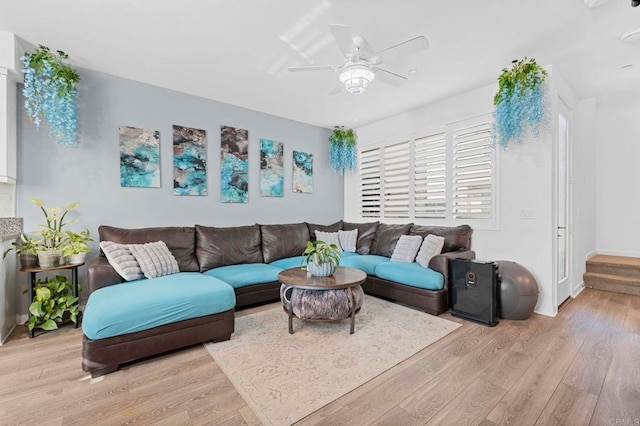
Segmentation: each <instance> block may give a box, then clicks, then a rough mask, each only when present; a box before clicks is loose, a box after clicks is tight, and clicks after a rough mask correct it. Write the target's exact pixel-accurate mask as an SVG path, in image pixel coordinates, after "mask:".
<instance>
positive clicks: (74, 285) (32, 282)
mask: <svg viewBox="0 0 640 426" xmlns="http://www.w3.org/2000/svg"><path fill="white" fill-rule="evenodd" d="M82 265H84V262H82V263H74V264H70V265H61V266H56V267H55V268H39V267H38V268H21V269H20V272H27V273H28V274H29V277H28V282H27V290H28V294H29V302H28V303H29V305H31V303H32V302H33V292H34V289H35V286H36V275H37V274H38V273H39V272H53V271H63V270H66V269H71V289H72V292H73V296H74V297H78V268H79V267H80V266H82ZM27 313H28V314H29V319H31V311H29V306H27ZM75 327H76V328H78V322H77V321H76V324H75ZM34 335H35V331H34V330H29V338H33V336H34Z"/></svg>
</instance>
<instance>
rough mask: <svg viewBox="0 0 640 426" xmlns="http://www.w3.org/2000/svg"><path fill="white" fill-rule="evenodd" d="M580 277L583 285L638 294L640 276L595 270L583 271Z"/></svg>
mask: <svg viewBox="0 0 640 426" xmlns="http://www.w3.org/2000/svg"><path fill="white" fill-rule="evenodd" d="M582 277H583V279H584V285H585V287H589V288H595V289H597V290H604V291H612V292H615V293H625V294H633V295H636V296H640V278H634V277H624V276H620V275H611V274H601V273H597V272H585V273H584V275H583V276H582Z"/></svg>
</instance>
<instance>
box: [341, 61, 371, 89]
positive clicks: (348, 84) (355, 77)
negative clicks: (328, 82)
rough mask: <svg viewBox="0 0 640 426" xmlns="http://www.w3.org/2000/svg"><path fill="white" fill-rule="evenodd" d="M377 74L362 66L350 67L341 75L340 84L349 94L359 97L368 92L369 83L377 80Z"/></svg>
mask: <svg viewBox="0 0 640 426" xmlns="http://www.w3.org/2000/svg"><path fill="white" fill-rule="evenodd" d="M375 77H376V76H375V74H374V73H373V72H372V71H371V70H370V69H369V68H367V67H365V66H362V65H354V66H350V67H348V68H347V69H345V70H344V71H342V73H340V82H341V83H342V84H344V88H345V89H347V91H348V92H349V93H352V94H354V95H359V94H361V93H363V92H364V91H365V90H367V87H368V86H369V83H371V82H372V81H373V79H374V78H375Z"/></svg>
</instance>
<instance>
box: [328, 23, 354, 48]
mask: <svg viewBox="0 0 640 426" xmlns="http://www.w3.org/2000/svg"><path fill="white" fill-rule="evenodd" d="M329 29H330V30H331V34H332V35H333V38H335V39H336V43H338V47H339V48H340V50H341V51H342V53H343V54H345V55H357V54H358V50H357V49H356V45H355V43H354V42H353V35H352V34H351V28H349V27H348V26H346V25H339V24H331V25H329Z"/></svg>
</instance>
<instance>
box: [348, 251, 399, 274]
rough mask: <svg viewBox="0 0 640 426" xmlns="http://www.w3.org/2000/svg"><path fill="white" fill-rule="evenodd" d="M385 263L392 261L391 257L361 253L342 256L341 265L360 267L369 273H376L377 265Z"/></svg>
mask: <svg viewBox="0 0 640 426" xmlns="http://www.w3.org/2000/svg"><path fill="white" fill-rule="evenodd" d="M383 263H390V260H389V258H388V257H385V256H378V255H375V254H359V255H356V256H344V257H342V258H340V266H347V267H350V268H356V269H360V270H361V271H363V272H365V273H366V274H367V275H375V274H376V273H375V272H376V267H377V266H378V265H380V264H383Z"/></svg>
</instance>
